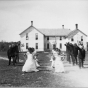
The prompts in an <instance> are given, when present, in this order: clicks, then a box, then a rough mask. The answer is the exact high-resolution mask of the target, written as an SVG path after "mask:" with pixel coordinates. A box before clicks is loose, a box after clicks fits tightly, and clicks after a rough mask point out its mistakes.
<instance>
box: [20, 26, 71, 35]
mask: <svg viewBox="0 0 88 88" xmlns="http://www.w3.org/2000/svg"><path fill="white" fill-rule="evenodd" d="M30 29H36V30H37V31H39V32H40V33H41V34H43V35H45V36H67V35H68V34H69V33H70V32H71V30H70V29H54V28H53V29H37V28H35V27H34V26H30V27H28V28H27V29H26V30H24V31H23V32H21V33H20V34H19V35H22V34H23V33H25V32H28V31H29V32H30V31H31V30H30Z"/></svg>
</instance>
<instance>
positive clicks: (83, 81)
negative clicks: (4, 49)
mask: <svg viewBox="0 0 88 88" xmlns="http://www.w3.org/2000/svg"><path fill="white" fill-rule="evenodd" d="M0 59H3V60H8V58H5V57H0ZM87 64H88V62H85V64H84V68H82V69H79V67H78V66H72V65H71V64H69V63H68V62H64V67H65V73H54V72H53V73H52V72H51V73H50V74H53V75H55V79H54V80H51V83H52V84H51V85H55V84H58V82H59V81H60V79H59V77H60V76H61V77H62V81H61V82H60V83H62V82H63V83H64V85H66V86H67V85H68V86H69V87H88V65H87ZM47 68H49V69H50V66H47Z"/></svg>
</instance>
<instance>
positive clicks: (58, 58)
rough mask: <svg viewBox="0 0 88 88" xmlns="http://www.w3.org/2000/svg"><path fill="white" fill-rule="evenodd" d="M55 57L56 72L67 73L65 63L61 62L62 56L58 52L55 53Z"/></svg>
mask: <svg viewBox="0 0 88 88" xmlns="http://www.w3.org/2000/svg"><path fill="white" fill-rule="evenodd" d="M55 52H56V53H54V57H55V72H65V69H64V65H63V62H62V60H61V55H60V53H58V52H57V51H55Z"/></svg>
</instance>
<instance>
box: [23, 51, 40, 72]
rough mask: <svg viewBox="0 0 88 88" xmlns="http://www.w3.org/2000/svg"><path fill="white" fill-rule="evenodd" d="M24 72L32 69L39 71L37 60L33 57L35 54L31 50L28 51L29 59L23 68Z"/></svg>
mask: <svg viewBox="0 0 88 88" xmlns="http://www.w3.org/2000/svg"><path fill="white" fill-rule="evenodd" d="M22 71H23V72H32V71H35V72H37V71H39V70H38V69H37V67H36V63H35V60H34V59H33V55H32V54H30V53H29V52H28V53H27V60H26V62H25V64H24V66H23V68H22Z"/></svg>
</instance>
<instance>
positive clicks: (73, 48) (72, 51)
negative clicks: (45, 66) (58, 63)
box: [65, 42, 85, 68]
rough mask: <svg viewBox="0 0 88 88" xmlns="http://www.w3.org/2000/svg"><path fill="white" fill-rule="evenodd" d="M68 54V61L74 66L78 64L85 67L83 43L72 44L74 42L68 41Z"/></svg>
mask: <svg viewBox="0 0 88 88" xmlns="http://www.w3.org/2000/svg"><path fill="white" fill-rule="evenodd" d="M65 46H66V54H67V61H69V63H71V61H72V64H73V66H74V65H75V64H76V65H78V66H79V68H82V67H83V63H84V60H85V49H84V46H83V44H78V45H77V44H76V43H75V44H72V43H69V42H68V43H66V44H65Z"/></svg>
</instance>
